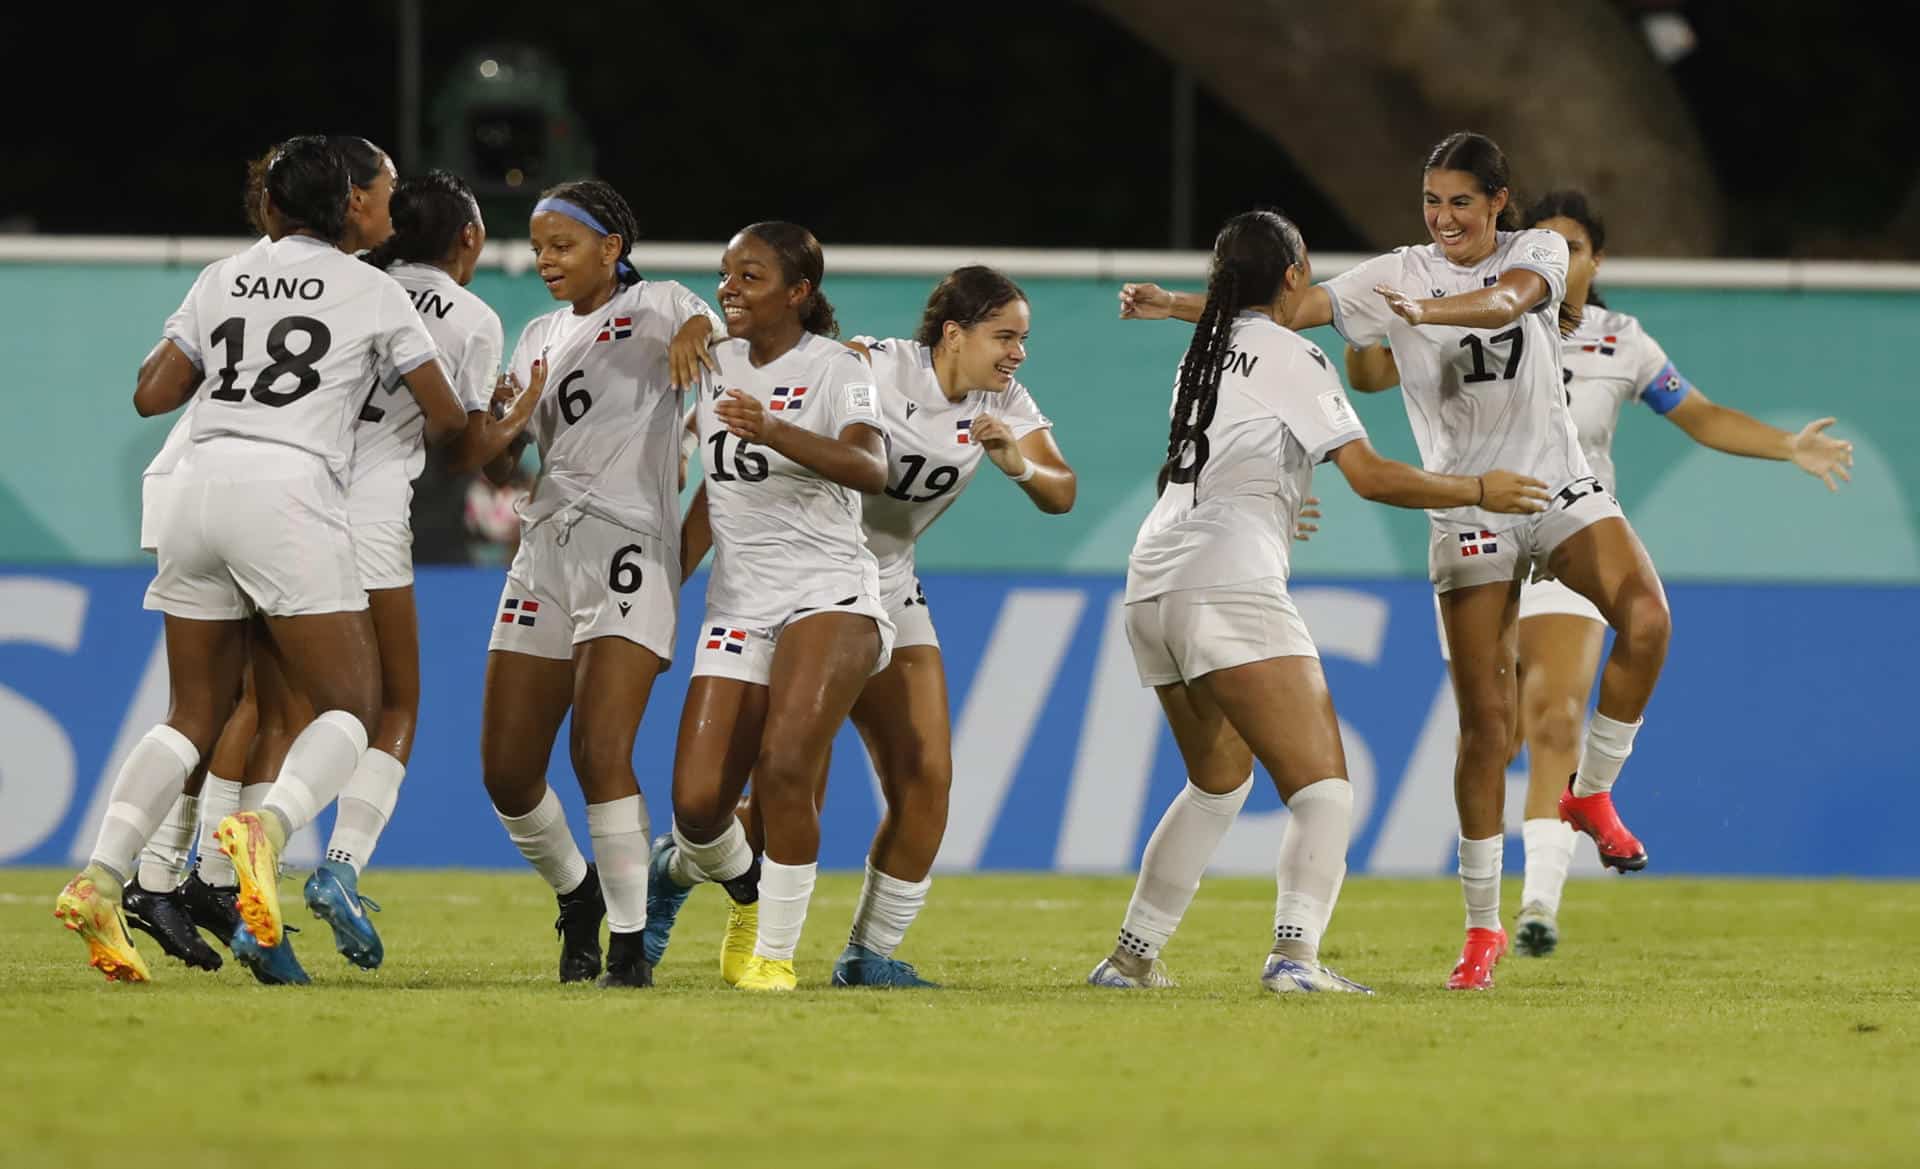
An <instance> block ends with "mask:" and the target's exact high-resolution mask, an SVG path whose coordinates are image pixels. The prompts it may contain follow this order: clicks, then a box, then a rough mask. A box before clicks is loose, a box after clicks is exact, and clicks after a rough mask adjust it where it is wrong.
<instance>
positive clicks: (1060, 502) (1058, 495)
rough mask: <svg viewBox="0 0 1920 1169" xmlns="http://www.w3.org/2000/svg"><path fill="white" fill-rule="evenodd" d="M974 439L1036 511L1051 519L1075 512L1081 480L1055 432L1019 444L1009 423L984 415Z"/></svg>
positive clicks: (975, 422)
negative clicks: (1055, 440) (1063, 451)
mask: <svg viewBox="0 0 1920 1169" xmlns="http://www.w3.org/2000/svg"><path fill="white" fill-rule="evenodd" d="M972 435H973V441H975V442H977V443H979V444H980V446H981V448H982V449H983V450H984V451H985V452H986V456H987V458H988V459H989V460H990V461H992V463H993V465H994V466H996V467H998V468H1000V473H1001V474H1003V475H1005V476H1006V477H1007V478H1009V479H1011V480H1013V481H1014V482H1015V483H1017V484H1019V486H1020V490H1022V491H1024V492H1026V493H1027V498H1028V499H1031V500H1033V505H1034V506H1035V507H1037V508H1039V509H1040V510H1041V511H1043V512H1046V513H1047V514H1048V515H1065V514H1067V513H1068V512H1070V511H1072V510H1073V500H1074V497H1075V495H1076V494H1078V492H1079V480H1078V479H1077V478H1075V476H1074V473H1073V468H1072V467H1069V466H1068V465H1067V459H1066V456H1065V455H1063V454H1061V453H1060V447H1059V446H1058V445H1057V444H1056V443H1055V442H1054V441H1053V432H1052V431H1050V430H1046V429H1044V428H1043V429H1040V430H1035V431H1031V432H1029V433H1028V434H1027V436H1026V437H1025V438H1022V439H1020V440H1018V441H1015V440H1014V437H1013V430H1012V428H1010V427H1009V426H1008V425H1007V424H1006V423H1005V422H1002V421H1001V420H1000V419H998V418H995V417H994V416H993V415H991V414H982V415H980V416H979V417H978V418H975V419H974V420H973V428H972Z"/></svg>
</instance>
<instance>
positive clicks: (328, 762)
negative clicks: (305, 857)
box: [261, 710, 367, 837]
mask: <svg viewBox="0 0 1920 1169" xmlns="http://www.w3.org/2000/svg"><path fill="white" fill-rule="evenodd" d="M366 753H367V728H366V727H364V726H361V725H360V720H359V719H357V718H355V717H353V716H352V715H350V714H348V713H347V712H346V711H344V710H329V711H327V712H325V713H323V714H321V715H320V716H319V717H318V718H316V719H314V720H313V721H312V722H310V723H308V724H307V729H306V730H304V731H301V732H300V735H299V737H298V738H296V739H294V741H293V746H291V747H288V748H287V761H286V762H285V763H282V764H281V765H280V774H279V775H276V776H274V777H273V790H272V791H270V792H268V793H267V800H266V803H264V804H262V805H261V810H262V811H265V812H271V813H272V814H274V815H276V816H278V817H280V821H281V823H282V824H284V825H285V826H286V829H287V836H288V837H292V836H293V834H294V833H296V832H298V831H300V830H301V829H302V828H305V827H306V826H307V825H309V824H311V823H313V818H314V817H315V816H318V815H319V814H320V809H322V808H324V807H326V806H327V805H328V804H331V803H332V802H333V801H334V798H335V797H336V796H338V795H339V794H340V791H341V789H342V788H344V787H346V786H347V781H348V780H349V779H352V778H353V773H354V769H355V768H357V767H359V766H360V756H362V755H364V754H366Z"/></svg>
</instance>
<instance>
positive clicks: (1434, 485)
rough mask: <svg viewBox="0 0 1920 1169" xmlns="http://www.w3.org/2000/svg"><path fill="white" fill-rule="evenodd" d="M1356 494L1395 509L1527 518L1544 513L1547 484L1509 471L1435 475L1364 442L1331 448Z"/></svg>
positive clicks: (1336, 464) (1332, 456)
mask: <svg viewBox="0 0 1920 1169" xmlns="http://www.w3.org/2000/svg"><path fill="white" fill-rule="evenodd" d="M1328 457H1329V458H1331V459H1332V460H1333V464H1334V466H1336V467H1339V468H1340V473H1341V474H1342V475H1345V476H1346V478H1347V483H1348V484H1349V485H1350V486H1351V487H1352V488H1353V491H1354V494H1356V495H1358V496H1360V497H1361V498H1362V499H1371V500H1373V501H1374V502H1375V503H1385V504H1391V505H1392V506H1394V507H1408V508H1429V507H1441V508H1444V507H1484V508H1486V509H1487V510H1488V511H1497V512H1508V513H1511V514H1515V515H1527V514H1529V513H1532V512H1537V511H1545V510H1546V507H1547V485H1546V484H1545V483H1542V482H1540V480H1538V479H1529V478H1528V477H1527V476H1525V475H1516V474H1514V473H1513V472H1511V471H1488V472H1487V473H1486V474H1484V475H1475V476H1468V475H1436V474H1434V473H1433V472H1432V471H1423V470H1421V469H1420V468H1418V467H1410V466H1408V465H1407V464H1405V463H1402V462H1400V461H1399V460H1397V459H1389V458H1387V457H1386V456H1385V455H1382V454H1381V453H1380V452H1379V451H1376V450H1374V449H1373V444H1372V443H1370V442H1368V441H1367V440H1366V439H1364V438H1356V439H1354V440H1353V441H1352V442H1349V443H1343V444H1341V445H1340V446H1338V447H1335V448H1334V450H1333V452H1332V453H1331V454H1330V455H1329V456H1328Z"/></svg>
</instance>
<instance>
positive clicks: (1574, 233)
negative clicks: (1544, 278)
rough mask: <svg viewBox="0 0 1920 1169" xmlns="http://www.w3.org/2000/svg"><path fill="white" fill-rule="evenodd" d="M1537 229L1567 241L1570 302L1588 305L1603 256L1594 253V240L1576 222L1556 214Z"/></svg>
mask: <svg viewBox="0 0 1920 1169" xmlns="http://www.w3.org/2000/svg"><path fill="white" fill-rule="evenodd" d="M1534 226H1535V227H1540V228H1545V229H1546V230H1548V231H1551V232H1553V233H1555V234H1556V235H1560V236H1562V237H1564V238H1565V239H1566V241H1567V303H1568V304H1585V303H1587V292H1588V290H1589V289H1591V288H1592V287H1593V277H1594V274H1595V273H1597V272H1598V271H1599V270H1600V253H1599V252H1596V251H1594V250H1593V237H1592V236H1591V235H1589V234H1587V229H1586V227H1585V226H1583V225H1582V224H1581V222H1580V221H1579V220H1577V219H1569V218H1568V217H1566V216H1565V215H1555V216H1553V217H1552V218H1551V219H1542V220H1541V221H1540V222H1538V223H1536V224H1534Z"/></svg>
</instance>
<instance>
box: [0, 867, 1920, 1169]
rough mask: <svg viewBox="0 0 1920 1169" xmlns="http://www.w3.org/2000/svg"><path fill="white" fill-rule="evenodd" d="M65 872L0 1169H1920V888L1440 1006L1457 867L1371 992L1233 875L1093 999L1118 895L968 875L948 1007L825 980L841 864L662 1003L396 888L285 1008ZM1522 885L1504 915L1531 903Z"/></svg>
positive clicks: (1579, 888)
mask: <svg viewBox="0 0 1920 1169" xmlns="http://www.w3.org/2000/svg"><path fill="white" fill-rule="evenodd" d="M68 875H69V874H66V873H64V872H56V871H52V870H44V869H43V870H0V1051H4V1052H5V1056H4V1059H0V1099H3V1100H5V1101H6V1108H5V1112H6V1113H8V1114H10V1119H8V1120H7V1121H6V1122H5V1123H4V1124H0V1163H4V1164H6V1165H8V1166H21V1167H24V1166H39V1165H61V1166H75V1167H80V1166H93V1165H100V1166H106V1165H112V1166H116V1167H123V1166H127V1165H169V1164H186V1163H191V1164H194V1165H197V1166H226V1165H232V1166H242V1165H245V1166H259V1165H262V1164H266V1165H272V1166H274V1167H275V1169H297V1167H300V1166H308V1165H312V1166H327V1167H329V1169H337V1166H339V1165H341V1164H351V1165H354V1166H356V1167H368V1166H379V1165H407V1166H422V1165H434V1164H448V1165H461V1166H469V1167H476V1169H484V1167H490V1166H496V1165H498V1166H509V1165H511V1166H531V1165H557V1164H568V1163H582V1164H585V1163H597V1162H603V1161H605V1160H607V1159H609V1158H612V1159H618V1160H628V1159H631V1160H634V1161H635V1162H636V1163H640V1164H646V1165H654V1164H660V1165H679V1164H686V1165H709V1164H721V1163H735V1162H742V1161H743V1160H744V1161H747V1162H761V1163H764V1164H767V1165H777V1166H781V1167H782V1169H786V1167H799V1166H811V1165H835V1166H850V1165H862V1164H885V1165H889V1166H919V1165H967V1166H987V1165H995V1166H997V1165H1016V1166H1023V1165H1036V1166H1038V1165H1092V1164H1112V1165H1123V1164H1154V1163H1159V1164H1164V1165H1195V1166H1216V1165H1234V1164H1252V1163H1255V1162H1260V1163H1263V1164H1273V1163H1276V1162H1280V1163H1297V1164H1303V1165H1356V1166H1367V1165H1382V1166H1387V1165H1393V1166H1400V1165H1436V1166H1437V1165H1468V1166H1478V1165H1487V1166H1493V1165H1518V1166H1527V1167H1529V1169H1531V1167H1533V1166H1559V1165H1568V1166H1572V1165H1580V1166H1583V1167H1590V1166H1592V1165H1594V1164H1596V1163H1598V1164H1603V1165H1606V1164H1638V1165H1662V1164H1675V1165H1678V1164H1687V1165H1728V1166H1768V1165H1781V1166H1794V1167H1796V1169H1803V1167H1805V1166H1807V1165H1821V1166H1842V1165H1897V1164H1901V1165H1904V1164H1911V1163H1912V1161H1911V1157H1912V1155H1913V1150H1914V1148H1915V1147H1920V1107H1916V1106H1915V1104H1914V1100H1915V1085H1917V1084H1920V994H1917V993H1916V990H1915V984H1916V981H1920V885H1912V884H1873V883H1845V882H1744V881H1742V882H1733V881H1691V880H1655V881H1646V880H1607V881H1591V882H1576V883H1575V884H1574V885H1573V887H1572V888H1571V890H1570V893H1569V897H1568V905H1567V907H1566V908H1565V910H1564V911H1563V914H1562V927H1563V939H1564V940H1563V943H1562V946H1561V949H1560V951H1559V952H1558V953H1556V954H1555V955H1554V956H1553V957H1551V958H1548V959H1544V960H1535V959H1524V958H1520V957H1517V956H1516V957H1512V958H1509V959H1508V960H1507V961H1506V962H1504V963H1502V965H1501V966H1500V968H1499V971H1498V973H1497V976H1496V977H1497V980H1498V982H1499V989H1498V990H1496V991H1495V992H1493V993H1492V994H1490V995H1473V994H1450V993H1448V992H1445V991H1442V990H1440V989H1439V987H1440V984H1441V982H1442V981H1443V980H1444V978H1445V977H1446V973H1447V970H1448V968H1449V967H1450V966H1451V964H1452V962H1453V959H1454V958H1455V956H1456V955H1457V947H1458V943H1459V938H1460V916H1461V913H1460V906H1459V892H1458V887H1457V885H1456V884H1455V883H1454V882H1452V881H1389V880H1375V879H1367V878H1355V879H1353V880H1352V881H1350V882H1349V883H1348V885H1347V888H1346V892H1345V894H1344V896H1343V898H1342V903H1341V907H1340V913H1339V915H1338V916H1337V917H1336V919H1335V922H1334V929H1333V935H1332V937H1331V938H1330V940H1329V945H1328V948H1327V950H1328V958H1329V961H1330V964H1332V965H1334V966H1335V968H1336V969H1339V970H1340V971H1341V972H1342V973H1344V974H1347V975H1348V976H1350V977H1353V978H1356V979H1359V980H1360V981H1362V982H1366V983H1369V984H1371V985H1373V986H1374V987H1375V988H1376V989H1377V990H1378V991H1379V992H1380V993H1379V996H1378V997H1377V998H1374V999H1371V1000H1362V999H1358V998H1354V997H1347V996H1317V997H1312V998H1305V997H1303V998H1299V999H1288V1000H1280V999H1277V998H1275V997H1274V996H1272V995H1267V994H1265V993H1263V992H1262V991H1261V990H1260V989H1259V985H1258V981H1257V976H1258V972H1259V967H1260V961H1261V958H1262V957H1263V956H1264V954H1265V951H1266V948H1267V934H1268V930H1269V928H1270V923H1271V913H1272V897H1273V894H1272V886H1271V884H1270V883H1269V882H1262V881H1258V880H1213V881H1209V882H1208V883H1207V884H1206V885H1205V886H1204V887H1203V888H1202V890H1201V893H1200V896H1199V898H1198V899H1197V901H1196V903H1195V906H1194V909H1193V912H1192V913H1191V914H1190V915H1189V918H1188V921H1187V923H1186V924H1185V926H1183V927H1182V929H1181V932H1180V934H1179V936H1178V937H1177V938H1175V940H1174V942H1173V945H1172V946H1171V947H1170V948H1169V950H1168V953H1167V960H1168V963H1169V965H1170V966H1171V967H1172V969H1173V971H1174V974H1175V976H1176V977H1178V978H1179V979H1180V981H1181V983H1182V985H1181V987H1180V989H1178V990H1173V991H1165V992H1147V993H1139V994H1127V993H1122V992H1110V991H1108V992H1103V991H1096V990H1094V989H1092V988H1089V987H1086V986H1084V985H1082V980H1083V979H1084V978H1085V976H1086V973H1087V971H1088V970H1089V969H1091V968H1092V966H1093V964H1094V963H1095V962H1096V961H1098V960H1099V958H1101V957H1102V956H1104V955H1105V953H1106V952H1107V950H1108V948H1109V947H1110V946H1111V944H1112V937H1113V932H1114V930H1115V929H1116V928H1117V926H1118V925H1119V920H1120V915H1121V913H1122V912H1123V911H1124V909H1125V906H1126V900H1127V895H1128V892H1129V889H1130V887H1131V885H1130V882H1129V881H1127V880H1125V879H1115V878H1077V877H1055V876H1023V875H1012V876H969V877H957V876H956V877H942V878H940V879H939V880H938V881H936V882H935V885H934V892H933V896H932V900H931V902H930V904H929V906H928V908H927V911H926V913H925V915H924V916H923V917H922V919H921V921H920V922H919V923H918V924H917V925H916V926H915V927H914V930H913V932H912V933H911V934H910V935H909V937H908V943H907V946H906V947H905V948H904V950H903V953H902V956H903V957H906V958H908V959H910V960H912V961H914V962H916V963H917V964H918V965H919V967H920V969H921V971H922V973H923V974H925V975H927V976H928V977H931V978H934V979H936V980H939V981H942V982H944V983H946V984H947V988H948V989H946V990H943V991H937V992H919V993H897V992H896V993H886V992H871V991H834V990H832V989H830V988H828V987H827V986H826V985H825V983H826V979H827V975H828V971H829V966H830V963H831V961H832V958H833V956H834V954H836V953H837V952H838V950H839V948H840V946H841V945H842V944H844V941H845V930H846V925H847V920H848V918H849V916H850V914H851V911H852V907H853V899H854V897H855V896H856V894H857V893H858V889H859V883H858V878H857V877H854V876H845V875H831V876H827V877H823V878H822V879H821V882H820V888H819V892H818V894H817V895H816V896H815V898H814V903H813V912H812V914H811V916H810V918H809V922H808V929H807V934H806V938H805V941H804V943H803V945H802V947H801V952H800V961H799V968H800V975H801V979H802V988H803V989H802V991H801V993H799V994H796V995H792V996H780V997H772V996H748V995H744V994H740V993H738V992H734V991H730V990H727V989H726V988H725V987H724V986H722V985H721V984H720V982H719V979H718V964H717V952H718V939H719V932H720V924H721V921H722V917H723V912H722V902H723V898H722V896H721V895H720V894H719V893H718V892H717V891H716V890H712V889H701V890H699V891H697V892H696V893H695V895H694V897H693V898H692V899H691V900H690V901H689V903H688V906H687V908H686V910H685V911H684V913H683V914H682V917H681V921H680V925H679V927H678V928H677V929H676V931H675V935H674V943H673V946H672V948H671V949H670V950H669V952H668V955H667V960H666V962H665V963H664V964H663V965H662V967H661V968H660V970H659V973H658V978H659V986H658V987H657V988H656V990H654V991H652V992H625V993H616V992H602V991H597V990H593V989H590V988H586V987H567V988H562V987H560V986H559V985H557V984H556V983H555V981H554V965H555V959H556V956H557V953H558V949H557V946H556V944H555V942H554V938H553V934H552V931H551V929H550V926H551V923H552V920H553V915H554V909H553V900H552V897H551V896H550V895H549V894H548V893H547V891H546V890H545V888H544V886H542V885H541V884H540V882H539V881H538V880H537V879H536V878H534V877H533V876H532V875H530V874H522V873H509V874H493V873H452V872H404V871H381V870H378V869H375V870H374V871H372V872H371V873H369V875H368V877H367V879H366V882H365V887H366V889H367V891H368V892H369V893H370V894H371V895H372V896H374V897H376V898H378V899H379V900H380V901H381V902H382V904H383V905H385V906H386V907H387V911H386V912H385V913H382V914H380V915H379V916H378V917H377V919H376V920H377V921H378V923H379V925H380V928H381V930H382V933H383V934H384V936H385V938H386V940H387V954H388V958H387V963H386V966H385V968H383V969H382V970H380V971H378V972H376V973H371V974H369V973H365V972H361V971H357V970H353V969H350V968H348V967H347V965H346V963H345V962H344V961H343V960H342V959H340V958H339V957H338V955H336V954H334V953H333V950H332V946H331V935H330V934H329V933H328V931H327V930H326V929H325V927H323V926H321V925H320V924H319V923H317V922H313V921H311V920H310V919H309V918H308V917H307V915H306V911H305V909H304V907H302V906H300V905H299V899H298V896H297V893H295V892H294V891H293V888H292V887H291V886H285V887H283V892H284V893H286V894H287V896H286V898H285V903H286V905H287V906H288V912H289V915H290V916H289V920H290V921H291V922H293V923H294V924H296V925H304V926H306V927H308V928H306V929H304V930H303V931H302V932H301V933H300V934H298V935H296V938H295V942H296V945H297V947H298V951H299V953H300V956H301V958H302V960H303V961H304V962H305V964H306V966H307V968H308V970H309V971H310V972H312V973H313V975H314V977H315V980H316V982H315V985H314V986H312V987H308V988H304V989H302V988H265V987H259V986H256V985H255V984H254V983H253V981H252V980H251V978H250V977H249V976H248V975H247V974H246V973H245V972H244V971H243V970H241V969H239V968H238V967H237V966H236V965H234V964H233V963H231V962H230V963H229V964H228V966H227V968H226V969H224V970H222V971H221V972H220V973H218V974H213V975H208V974H203V973H200V972H196V971H191V970H188V969H186V968H185V967H183V966H181V965H180V964H179V963H177V962H174V961H173V960H171V959H168V958H165V957H164V956H161V955H160V954H159V953H158V950H157V947H155V946H154V945H153V944H152V942H151V941H150V940H149V939H147V938H146V936H145V935H144V934H137V935H136V940H137V941H138V943H139V944H140V946H141V949H142V952H143V953H145V954H146V956H147V959H148V961H149V963H150V964H151V965H152V967H153V970H154V977H155V982H154V983H153V984H151V985H149V986H108V985H106V984H105V983H104V982H103V980H101V979H100V977H99V976H98V975H97V974H96V973H95V972H94V971H92V970H89V969H87V968H86V966H85V965H84V962H85V957H84V955H85V949H84V947H83V946H82V945H81V944H80V943H79V942H78V940H76V939H75V938H74V937H73V936H72V935H70V934H68V933H67V931H65V930H63V929H61V928H60V926H59V925H58V924H57V923H56V922H55V921H54V920H53V917H52V915H51V909H52V904H53V897H54V894H55V893H56V892H57V891H58V890H59V888H60V885H61V883H62V882H63V881H64V880H65V878H66V877H67V876H68ZM1517 894H1518V889H1517V886H1516V883H1513V882H1510V883H1509V887H1508V889H1507V897H1506V904H1507V905H1508V907H1509V909H1510V910H1511V909H1512V908H1513V907H1515V906H1516V904H1517Z"/></svg>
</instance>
